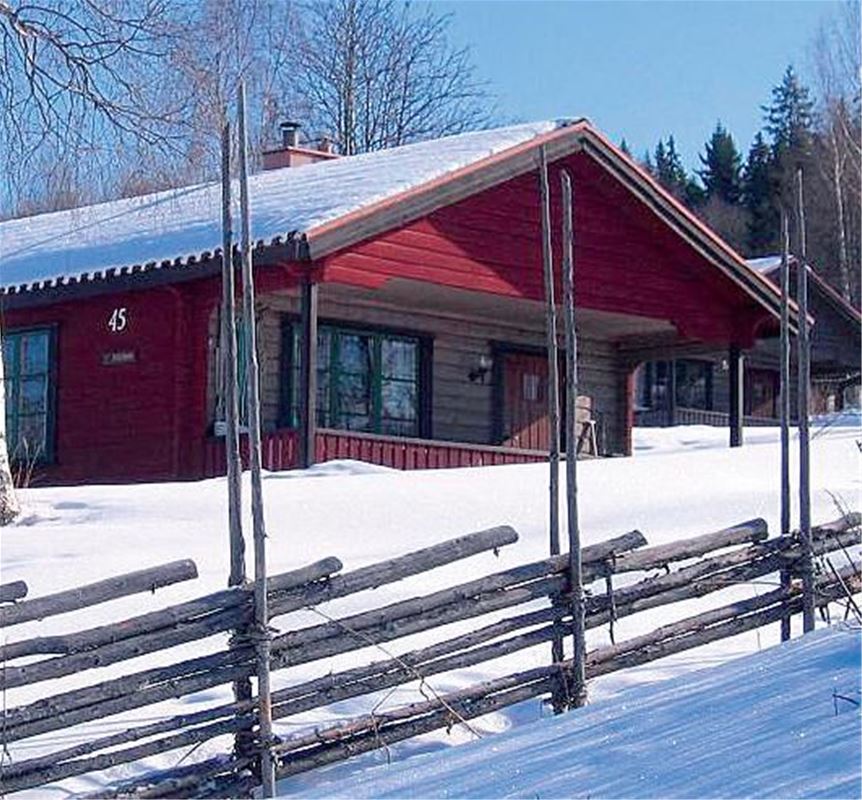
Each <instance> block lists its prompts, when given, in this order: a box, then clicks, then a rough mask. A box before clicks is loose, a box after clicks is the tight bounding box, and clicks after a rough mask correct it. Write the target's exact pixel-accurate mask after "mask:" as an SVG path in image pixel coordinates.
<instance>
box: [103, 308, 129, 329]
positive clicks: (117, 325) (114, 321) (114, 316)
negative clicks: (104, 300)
mask: <svg viewBox="0 0 862 800" xmlns="http://www.w3.org/2000/svg"><path fill="white" fill-rule="evenodd" d="M128 324H129V318H128V313H127V310H126V307H125V306H122V307H121V308H115V309H114V310H113V311H112V312H111V316H110V317H108V328H110V330H111V332H112V333H122V332H123V331H124V330H126V327H127V326H128Z"/></svg>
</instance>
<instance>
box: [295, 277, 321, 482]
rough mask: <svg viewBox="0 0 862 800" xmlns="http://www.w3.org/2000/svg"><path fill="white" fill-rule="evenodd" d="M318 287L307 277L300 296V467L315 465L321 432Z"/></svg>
mask: <svg viewBox="0 0 862 800" xmlns="http://www.w3.org/2000/svg"><path fill="white" fill-rule="evenodd" d="M317 295H318V287H317V284H316V283H314V282H313V281H312V278H311V276H310V275H308V274H306V276H305V278H304V280H303V282H302V289H301V295H300V315H301V320H300V328H301V333H300V355H299V463H300V465H301V466H302V467H304V468H307V467H310V466H311V465H312V464H314V462H315V447H316V446H315V439H316V432H317Z"/></svg>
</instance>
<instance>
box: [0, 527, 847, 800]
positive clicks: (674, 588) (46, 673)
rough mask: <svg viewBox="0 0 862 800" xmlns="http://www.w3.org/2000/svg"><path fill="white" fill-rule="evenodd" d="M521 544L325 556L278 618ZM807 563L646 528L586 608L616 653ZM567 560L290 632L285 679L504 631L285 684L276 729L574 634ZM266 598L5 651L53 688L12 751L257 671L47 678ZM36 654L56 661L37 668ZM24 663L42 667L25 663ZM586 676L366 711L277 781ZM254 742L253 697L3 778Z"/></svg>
mask: <svg viewBox="0 0 862 800" xmlns="http://www.w3.org/2000/svg"><path fill="white" fill-rule="evenodd" d="M861 522H862V521H860V517H859V515H858V514H849V515H847V516H845V517H843V518H842V519H840V520H836V521H835V522H834V523H830V524H828V525H824V526H820V527H819V528H817V529H815V531H814V550H815V554H817V555H820V556H824V557H826V556H828V554H829V553H832V552H835V551H843V553H844V554H845V555H846V554H847V553H848V550H847V548H849V547H851V546H852V545H855V544H858V543H859V542H860V534H862V527H860V523H861ZM517 538H518V537H517V533H516V532H515V531H514V530H513V529H512V528H509V527H506V526H501V527H497V528H492V529H488V530H485V531H479V532H477V533H473V534H469V535H467V536H463V537H460V538H458V539H455V540H451V541H448V542H443V543H441V544H438V545H435V546H433V547H429V548H426V549H423V550H419V551H416V552H413V553H409V554H407V555H404V556H400V557H398V558H394V559H390V560H388V561H385V562H381V563H378V564H373V565H370V566H367V567H363V568H361V569H357V570H353V571H348V572H343V571H342V564H341V562H340V561H339V560H338V559H337V558H327V559H323V560H321V561H319V562H316V563H314V564H310V565H308V566H306V567H302V568H300V569H298V570H293V571H291V572H287V573H283V574H281V575H277V576H274V577H272V578H270V579H269V580H268V583H267V588H268V593H269V600H270V610H271V616H272V617H273V618H275V617H284V616H286V615H289V614H291V613H292V612H295V611H298V610H300V609H305V608H308V607H314V608H320V607H322V606H324V605H325V604H326V603H328V602H329V601H331V600H334V599H336V598H342V597H346V596H349V595H352V594H355V593H358V592H363V591H367V590H369V589H373V588H376V587H379V586H382V585H385V584H390V583H393V582H395V581H399V580H401V579H403V578H406V577H409V576H411V575H417V574H420V573H424V572H426V571H428V570H432V569H435V568H437V567H440V566H443V565H445V564H450V563H453V562H456V561H459V560H461V559H464V558H468V557H471V556H476V555H479V554H481V553H488V552H495V551H496V550H497V549H498V548H500V547H504V546H507V545H510V544H512V543H514V542H515V541H516V540H517ZM799 556H800V545H799V541H798V539H797V537H796V536H792V535H791V536H779V537H775V538H772V539H769V538H768V531H767V528H766V523H765V522H764V521H763V520H750V521H748V522H745V523H742V524H740V525H737V526H733V527H731V528H728V529H725V530H722V531H717V532H714V533H710V534H707V535H700V536H694V537H692V538H689V539H684V540H680V541H677V542H673V543H670V544H665V545H659V546H655V547H649V546H647V542H646V539H645V537H644V536H643V535H642V534H641V533H639V532H638V531H632V532H630V533H627V534H623V535H621V536H618V537H616V538H614V539H611V540H608V541H606V542H602V543H599V544H596V545H592V546H590V547H586V548H584V551H583V558H582V560H583V564H584V582H585V584H588V583H591V582H596V581H602V583H601V584H599V585H598V586H597V587H595V588H594V591H593V593H592V594H591V595H590V596H589V597H588V598H587V602H586V626H587V628H595V627H598V626H602V625H610V626H611V633H612V641H613V640H614V637H613V625H614V623H615V622H616V621H617V620H619V619H622V618H623V617H627V616H630V615H633V614H637V613H639V612H641V611H644V610H647V609H650V608H655V607H658V606H663V605H668V604H671V603H676V602H679V601H681V600H685V599H689V598H693V597H701V596H704V595H708V594H711V593H714V592H717V591H719V590H720V589H723V588H726V587H728V586H733V585H737V584H740V583H745V582H748V581H752V580H758V579H762V578H763V577H764V576H767V575H770V574H773V573H775V572H778V571H781V570H790V571H791V572H792V571H793V570H794V568H795V564H796V562H797V560H798V559H799ZM847 559H848V563H847V564H846V565H844V566H842V567H841V568H836V567H835V566H834V565H833V564H832V562H831V561H830V562H828V563H829V569H824V570H823V573H822V575H821V576H820V580H819V583H818V586H817V593H818V594H817V602H818V604H820V605H825V604H827V603H829V602H832V601H835V600H836V599H840V598H841V597H843V596H845V595H846V594H847V593H848V592H851V593H852V592H858V591H859V590H860V584H862V577H860V576H862V571H860V568H859V565H858V563H856V561H855V559H852V558H850V556H849V555H848V556H847ZM567 565H568V558H567V555H562V556H556V557H553V558H550V559H543V560H540V561H535V562H532V563H528V564H521V565H519V566H516V567H512V568H509V569H505V570H502V571H499V572H496V573H492V574H487V575H483V576H482V577H479V578H476V579H474V580H471V581H468V582H466V583H462V584H459V585H457V586H447V587H444V588H441V589H439V590H437V591H435V592H432V593H430V594H426V595H422V596H419V597H413V598H410V599H407V600H402V601H398V602H393V603H388V604H385V605H375V604H374V603H373V601H372V600H369V601H368V606H367V608H366V610H363V611H361V612H359V613H353V614H348V615H343V616H335V615H333V614H329V613H326V612H323V611H321V612H320V614H321V616H322V618H323V620H324V621H322V622H320V623H318V624H314V625H305V626H300V627H295V628H292V629H289V630H287V631H286V632H284V633H282V634H280V635H278V636H276V637H275V638H274V639H273V641H272V660H271V667H272V669H273V670H279V669H284V668H287V667H294V666H297V665H300V664H309V663H314V662H317V661H320V660H321V659H328V658H330V657H331V656H333V655H336V654H340V653H347V652H352V651H358V650H364V649H366V648H370V647H372V646H375V645H380V644H382V643H384V642H391V641H395V640H399V639H402V638H403V637H405V636H408V635H412V634H416V633H419V632H422V631H430V630H436V629H439V628H441V627H442V626H444V625H447V624H449V623H452V622H460V621H464V620H469V619H479V618H481V617H484V616H486V615H488V614H490V613H492V612H493V613H494V614H495V618H494V619H493V620H489V621H484V622H479V623H478V625H477V626H476V627H474V628H473V629H472V630H470V631H469V632H467V633H463V634H460V635H457V636H451V635H449V638H440V639H439V640H438V641H435V642H433V643H432V644H430V645H427V646H424V647H421V648H419V649H413V650H409V651H406V652H402V653H400V654H399V655H397V656H392V655H388V656H387V657H386V658H385V659H383V660H378V661H371V662H369V663H363V664H359V665H356V666H353V667H351V668H349V669H345V670H341V671H338V672H334V673H330V672H327V674H321V675H319V676H318V677H315V678H313V679H310V680H305V681H303V682H300V683H295V684H293V685H290V686H287V687H285V688H282V689H279V690H278V691H275V692H273V694H272V698H271V700H272V712H273V718H274V719H284V718H287V717H292V716H295V715H297V714H300V713H302V712H305V711H309V710H311V709H318V708H322V707H325V706H329V705H331V704H332V703H335V702H338V701H342V700H345V699H348V698H356V697H363V696H365V695H371V694H374V693H377V692H380V691H381V690H384V689H389V688H392V687H396V686H400V685H403V684H408V683H411V682H415V681H417V680H426V679H427V678H429V677H431V676H434V675H439V674H442V673H448V672H452V671H454V670H458V669H464V668H468V667H472V666H475V665H477V664H481V663H484V662H487V661H490V660H492V659H497V658H499V657H501V656H504V655H508V654H511V653H515V652H519V651H521V650H524V649H526V648H531V647H535V646H537V645H541V644H543V643H547V642H550V641H552V639H553V638H554V637H555V636H558V635H559V634H560V632H563V633H566V634H568V633H569V632H570V630H571V616H570V608H569V603H570V597H569V596H568V594H567V592H568V584H567V578H566V574H567V573H566V570H567ZM626 573H628V574H630V575H631V578H627V579H626V582H625V585H617V586H615V585H614V581H615V576H618V575H622V574H626ZM195 574H196V571H195V569H194V565H193V564H192V563H191V562H188V561H185V562H175V563H174V564H171V565H165V566H163V567H159V568H154V569H151V570H143V571H140V572H138V573H132V574H131V575H125V576H118V577H116V578H112V579H109V580H107V581H103V582H100V583H99V584H91V585H90V586H87V587H81V588H80V589H78V590H75V591H73V592H61V593H58V594H56V595H49V596H48V597H44V598H36V599H34V600H24V601H22V602H19V603H16V604H14V605H11V606H4V607H3V608H0V620H2V622H3V626H4V627H6V628H11V627H14V626H15V625H17V624H19V623H20V622H24V621H27V620H32V619H36V618H39V616H40V615H47V614H48V613H61V610H62V611H66V610H70V609H71V608H73V607H74V608H83V607H88V606H91V605H95V604H98V603H101V602H104V601H105V600H108V599H111V598H113V597H117V596H122V595H123V594H129V593H130V592H132V591H143V590H144V589H145V588H150V587H151V586H155V585H167V583H168V582H176V581H178V580H187V579H189V578H191V577H194V575H195ZM94 587H95V588H94ZM252 597H253V587H250V586H245V587H237V588H233V589H227V590H224V591H221V592H216V593H213V594H209V595H206V596H202V597H198V598H196V599H194V600H190V601H187V602H185V603H180V604H177V605H173V606H170V607H168V608H163V609H160V610H157V611H153V612H150V613H148V614H143V615H140V616H137V617H133V618H131V619H126V620H123V621H120V622H117V623H115V624H112V625H103V626H100V627H96V628H88V629H83V630H79V631H76V632H74V633H70V634H67V635H63V636H45V637H35V638H30V639H24V640H21V641H13V642H10V643H8V644H6V645H4V646H3V647H2V648H0V659H2V661H3V662H4V667H3V671H2V675H0V689H2V690H3V691H4V692H5V691H11V690H14V689H15V688H16V687H21V686H28V685H33V684H39V683H45V684H46V685H47V687H48V688H47V689H46V691H45V692H44V696H42V697H41V698H40V699H39V700H36V701H34V702H31V703H27V704H25V705H19V706H13V707H11V708H8V709H7V711H6V714H5V718H4V727H3V736H4V745H6V744H12V743H14V742H19V741H22V740H25V739H29V738H31V737H34V736H37V735H41V734H44V733H49V732H52V731H58V730H65V729H68V728H72V727H74V726H76V725H79V724H81V723H84V722H90V721H93V720H98V719H102V718H104V717H108V716H112V715H114V714H118V713H120V712H125V711H129V710H132V709H136V708H142V707H145V706H150V705H152V704H155V703H158V702H162V701H164V700H167V699H171V698H175V697H184V696H187V695H192V694H195V693H197V692H200V691H202V690H204V689H210V688H212V687H216V686H220V685H224V684H228V683H230V682H232V681H234V680H237V679H238V678H241V677H246V676H250V675H252V674H253V673H254V671H255V662H254V648H253V645H252V643H250V642H243V641H234V642H233V643H232V646H230V647H227V646H224V647H222V648H221V649H217V650H216V651H215V652H212V653H208V654H206V655H201V656H196V657H194V658H185V659H182V660H178V661H170V662H169V663H165V664H162V665H160V666H153V667H149V668H147V669H144V670H138V671H136V672H130V673H128V674H124V675H122V676H121V677H115V678H111V679H108V680H101V681H99V682H97V683H94V684H91V685H88V686H85V687H83V688H78V689H74V690H68V691H63V692H55V691H52V690H51V687H50V684H49V683H48V682H49V681H53V680H56V679H58V678H61V677H63V676H66V675H70V674H72V673H83V672H86V671H87V670H91V669H94V668H97V667H102V666H105V665H107V664H115V663H118V662H122V661H124V660H126V659H131V658H137V657H138V656H140V655H143V654H148V653H156V652H160V651H162V650H165V649H167V648H170V647H174V646H175V645H177V644H182V643H188V642H194V641H200V640H203V639H206V638H209V637H211V636H213V635H214V634H218V633H222V634H223V633H226V632H229V631H234V630H242V629H243V628H244V626H245V625H246V624H247V623H248V621H249V620H250V618H251V613H252ZM800 608H801V600H800V588H799V586H798V585H797V584H796V583H792V584H791V585H790V586H788V587H784V588H781V589H776V590H775V591H771V592H767V593H764V594H762V595H760V596H759V597H755V598H752V599H750V600H746V601H741V602H736V603H733V604H731V605H725V606H720V607H718V608H715V609H712V610H710V611H708V612H705V613H702V614H699V615H697V616H694V617H689V618H687V619H683V620H680V621H678V622H675V623H673V624H671V625H665V626H663V627H661V628H658V629H657V630H654V631H652V632H649V633H645V634H642V635H640V636H637V637H635V638H633V639H629V640H627V641H623V642H614V643H613V644H612V645H611V646H609V647H603V648H599V649H597V650H593V651H592V652H590V653H588V654H587V675H588V676H596V675H601V674H605V673H607V672H610V671H613V670H616V669H623V668H625V667H628V666H632V665H634V664H641V663H645V662H648V661H651V660H653V659H656V658H661V657H664V656H665V655H669V654H671V653H675V652H680V651H682V650H685V649H688V648H692V647H697V646H699V645H701V644H704V643H706V642H709V641H715V640H717V639H720V638H723V637H725V636H731V635H735V634H736V633H739V632H741V631H744V630H750V629H752V628H754V627H759V626H761V625H766V624H770V623H772V622H775V621H778V620H781V619H784V618H786V617H787V616H788V615H790V614H794V613H797V612H798V611H799V610H800ZM58 609H60V610H58ZM501 612H504V615H503V616H501ZM34 615H35V616H34ZM387 652H389V651H388V650H387ZM35 656H47V657H46V658H39V659H38V660H36V661H33V660H32V659H33V657H35ZM25 658H26V659H28V660H27V661H26V662H24V663H22V660H23V659H25ZM570 669H571V664H570V663H569V662H567V661H562V662H558V663H550V664H548V665H546V666H543V667H539V668H536V669H532V670H527V671H521V672H518V673H515V674H511V675H502V676H500V677H498V678H494V679H493V680H490V681H486V682H484V683H482V684H478V685H476V686H471V687H469V688H467V689H464V690H460V691H458V692H454V693H450V694H447V695H441V696H435V697H434V698H432V699H428V700H425V701H422V702H419V703H413V704H410V705H407V706H403V707H400V708H396V709H389V710H386V711H384V712H375V713H374V714H373V715H370V716H368V715H366V716H360V717H357V718H355V719H353V720H351V721H349V722H348V723H346V724H344V723H342V724H340V725H338V726H332V727H323V728H317V729H315V730H314V731H313V732H307V731H306V732H299V733H297V734H295V735H292V736H289V737H287V738H284V739H282V740H281V741H279V742H278V743H277V744H276V745H275V748H274V753H275V756H276V759H277V771H278V775H279V776H280V777H284V776H287V775H291V774H295V773H297V772H301V771H304V770H307V769H311V768H314V767H317V766H321V765H323V764H328V763H332V762H334V761H337V760H340V759H343V758H347V757H349V756H350V755H353V754H356V753H360V752H364V751H366V750H370V749H373V748H376V747H380V746H382V745H384V744H387V743H391V742H396V741H400V740H401V739H404V738H407V737H410V736H414V735H417V734H418V733H424V732H426V731H430V730H434V729H436V728H441V727H446V726H449V725H451V724H461V723H462V722H464V721H466V720H469V719H471V718H473V717H476V716H478V715H480V714H484V713H487V712H488V711H491V710H494V709H498V708H503V707H505V706H507V705H511V704H512V703H515V702H520V701H521V700H524V699H527V698H530V697H537V696H540V695H545V694H547V693H549V692H554V693H560V692H562V694H563V695H565V691H566V688H567V675H568V673H569V672H570ZM240 733H242V734H243V735H244V736H245V737H246V739H247V737H248V736H249V735H251V736H252V737H253V738H254V737H256V736H257V731H256V714H255V701H254V700H253V699H252V700H250V701H243V702H231V703H224V704H221V705H218V706H215V707H211V708H206V709H203V710H200V711H195V712H192V713H187V714H182V715H177V716H175V717H171V718H168V719H161V720H157V721H154V722H148V723H145V724H139V725H136V726H132V727H129V728H127V729H125V730H121V731H116V732H112V733H110V734H108V735H103V736H97V737H95V738H92V739H90V740H88V741H82V742H80V743H77V744H73V745H70V746H67V747H64V748H62V749H59V750H55V751H53V752H50V753H45V754H44V755H39V756H37V757H33V758H28V759H25V760H22V761H17V762H13V763H11V764H6V765H4V766H3V767H2V774H0V778H2V788H3V791H4V792H6V793H12V792H16V791H20V790H23V789H27V788H32V787H37V786H42V785H45V784H48V783H52V782H55V781H58V780H62V779H64V778H69V777H72V776H76V775H82V774H86V773H91V772H95V771H99V770H104V769H107V768H109V767H113V766H116V765H119V764H124V763H129V762H133V761H138V760H140V759H143V758H146V757H149V756H153V755H156V754H158V753H163V752H168V751H171V750H176V749H178V748H181V747H190V746H194V745H197V744H199V743H201V742H205V741H208V740H210V739H212V738H214V737H216V736H222V735H224V734H240ZM256 774H257V773H256V761H255V758H254V757H250V756H248V755H243V756H241V757H240V756H236V755H232V756H224V757H219V758H216V759H209V760H206V761H204V762H201V763H199V764H192V765H184V766H183V767H181V768H179V769H177V770H172V771H169V772H166V773H159V774H156V775H149V776H145V777H144V778H139V779H136V780H135V781H134V782H131V783H125V784H121V785H117V786H115V787H112V788H111V789H108V790H105V791H103V792H102V793H101V795H100V796H118V795H120V794H133V795H134V796H138V797H146V796H163V795H170V796H184V795H186V794H189V795H192V794H194V795H213V796H215V795H223V796H232V795H247V794H249V793H250V792H251V791H252V789H253V788H254V786H255V783H256V780H257V778H256Z"/></svg>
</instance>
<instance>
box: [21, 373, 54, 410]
mask: <svg viewBox="0 0 862 800" xmlns="http://www.w3.org/2000/svg"><path fill="white" fill-rule="evenodd" d="M47 383H48V379H47V376H44V375H43V376H41V377H38V378H26V379H25V380H22V381H21V385H20V389H19V399H18V412H19V413H20V414H44V413H45V405H46V404H45V395H46V391H45V390H46V388H47Z"/></svg>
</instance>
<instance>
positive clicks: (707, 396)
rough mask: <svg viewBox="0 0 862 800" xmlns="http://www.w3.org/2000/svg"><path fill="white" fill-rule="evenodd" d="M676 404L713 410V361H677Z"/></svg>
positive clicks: (683, 406) (682, 406)
mask: <svg viewBox="0 0 862 800" xmlns="http://www.w3.org/2000/svg"><path fill="white" fill-rule="evenodd" d="M676 404H677V405H678V406H680V407H681V408H697V409H700V410H702V411H710V410H712V363H711V362H710V361H694V360H691V359H686V360H683V361H677V362H676Z"/></svg>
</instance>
